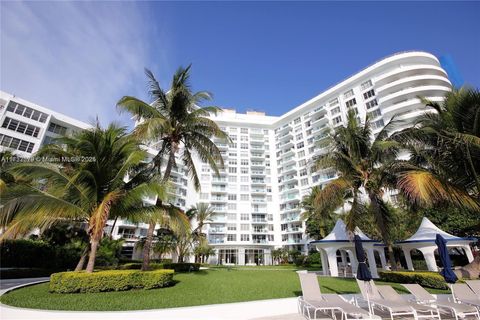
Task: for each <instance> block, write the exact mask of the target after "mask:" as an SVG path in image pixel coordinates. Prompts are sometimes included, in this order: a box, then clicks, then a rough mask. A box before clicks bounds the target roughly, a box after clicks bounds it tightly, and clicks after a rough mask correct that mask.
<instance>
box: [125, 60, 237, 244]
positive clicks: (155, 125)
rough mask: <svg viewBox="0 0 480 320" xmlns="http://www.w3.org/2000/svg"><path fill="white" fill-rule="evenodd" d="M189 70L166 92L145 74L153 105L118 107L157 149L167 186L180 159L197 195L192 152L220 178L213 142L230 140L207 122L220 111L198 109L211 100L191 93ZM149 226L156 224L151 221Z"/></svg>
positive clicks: (134, 101) (156, 161)
mask: <svg viewBox="0 0 480 320" xmlns="http://www.w3.org/2000/svg"><path fill="white" fill-rule="evenodd" d="M190 67H191V66H188V67H187V68H179V69H178V70H177V71H176V72H175V74H174V75H173V79H172V83H171V86H170V89H169V90H168V91H167V92H165V91H164V90H163V89H162V88H161V87H160V84H159V83H158V81H157V79H156V78H155V76H154V75H153V73H152V72H151V71H149V70H145V72H146V75H147V77H148V79H149V87H150V90H149V94H150V95H151V97H152V100H153V102H152V103H151V104H149V103H146V102H144V101H142V100H140V99H138V98H135V97H131V96H125V97H123V98H122V99H120V101H119V102H118V103H117V107H118V109H119V110H120V111H121V112H128V113H130V114H131V115H132V116H133V117H134V118H135V119H136V120H137V121H138V124H137V126H136V127H135V130H134V134H135V135H136V136H137V137H139V138H140V139H142V140H143V141H146V142H147V143H149V144H155V145H156V147H157V148H158V153H157V155H156V156H155V157H154V158H153V162H152V164H153V167H154V168H155V170H156V171H157V172H158V173H159V174H162V172H161V170H162V169H164V172H163V177H162V181H163V182H167V181H168V180H169V179H170V175H171V171H172V169H173V168H175V167H176V166H177V159H176V156H178V155H181V159H182V160H181V161H182V163H183V165H184V166H185V167H186V168H187V172H188V175H189V176H190V177H191V179H192V180H193V183H194V187H195V189H196V190H197V191H198V190H200V179H199V177H198V173H197V169H196V168H195V164H194V159H193V154H192V152H195V153H196V154H197V155H198V157H199V158H200V159H201V160H202V161H204V162H206V163H208V164H209V165H210V167H211V168H212V169H213V170H214V172H215V173H216V174H217V175H218V173H219V171H218V170H219V167H223V158H222V156H221V154H220V150H219V149H218V148H217V146H216V145H215V143H214V142H213V141H212V140H211V139H212V138H213V137H216V138H220V139H228V136H227V134H226V133H225V132H223V131H222V130H221V129H220V127H219V126H218V125H217V124H216V123H215V122H214V121H213V120H211V119H209V118H208V116H210V115H211V114H216V113H217V112H218V111H220V109H219V108H217V107H211V106H210V107H200V106H199V105H200V104H201V103H202V102H204V101H207V100H210V99H211V94H210V93H208V92H205V91H200V92H196V93H193V92H192V91H191V88H190V83H189V79H190ZM165 161H166V165H165V163H164V162H165ZM164 167H165V168H164ZM157 205H158V206H161V205H162V202H161V201H157ZM150 223H151V224H153V223H155V221H154V220H151V221H150ZM154 230H155V226H152V225H151V226H150V227H149V230H148V232H149V233H151V235H150V234H149V235H147V241H146V243H145V248H144V249H145V251H146V252H150V247H151V242H150V241H149V240H148V239H153V237H152V236H153V233H154Z"/></svg>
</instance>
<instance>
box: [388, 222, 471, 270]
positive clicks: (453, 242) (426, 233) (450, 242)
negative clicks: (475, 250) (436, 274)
mask: <svg viewBox="0 0 480 320" xmlns="http://www.w3.org/2000/svg"><path fill="white" fill-rule="evenodd" d="M437 234H440V235H441V236H442V237H443V238H444V239H445V240H446V241H447V248H460V249H463V250H464V251H465V254H466V256H467V258H468V262H472V261H473V254H472V249H471V248H470V246H469V244H470V243H471V242H474V241H475V239H474V238H460V237H457V236H454V235H452V234H449V233H447V232H445V231H443V230H441V229H440V228H438V227H437V226H436V225H434V224H433V223H432V222H431V221H430V220H428V218H426V217H424V218H423V219H422V223H421V224H420V227H418V230H417V232H415V234H414V235H413V236H411V237H410V238H408V239H406V240H404V241H399V242H397V243H396V245H397V246H399V247H400V248H402V250H403V253H404V254H405V260H406V261H407V267H408V270H414V268H413V263H412V256H411V251H412V250H413V249H416V250H419V251H420V252H422V254H423V257H424V259H425V262H426V263H427V268H428V270H429V271H438V266H437V263H436V261H435V250H436V249H437V245H436V244H435V239H436V236H437Z"/></svg>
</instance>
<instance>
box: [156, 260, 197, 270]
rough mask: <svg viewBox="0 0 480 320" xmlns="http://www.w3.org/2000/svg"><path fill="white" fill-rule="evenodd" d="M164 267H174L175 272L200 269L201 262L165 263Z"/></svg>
mask: <svg viewBox="0 0 480 320" xmlns="http://www.w3.org/2000/svg"><path fill="white" fill-rule="evenodd" d="M163 267H164V268H165V269H173V270H175V272H190V271H198V270H200V263H189V262H182V263H164V264H163Z"/></svg>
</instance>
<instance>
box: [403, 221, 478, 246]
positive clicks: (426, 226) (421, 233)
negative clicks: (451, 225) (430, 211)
mask: <svg viewBox="0 0 480 320" xmlns="http://www.w3.org/2000/svg"><path fill="white" fill-rule="evenodd" d="M437 234H440V235H441V236H442V237H443V238H444V239H445V240H447V242H449V241H455V242H457V241H460V242H461V241H467V242H469V241H472V240H473V239H471V238H461V237H457V236H454V235H452V234H450V233H447V232H445V231H443V230H441V229H440V228H439V227H437V226H436V225H434V224H433V223H432V221H430V220H428V218H426V217H423V219H422V223H421V224H420V227H418V230H417V232H415V233H414V234H413V235H412V236H411V237H410V238H408V239H405V240H403V241H398V242H397V243H398V244H404V243H415V242H432V243H435V238H436V236H437Z"/></svg>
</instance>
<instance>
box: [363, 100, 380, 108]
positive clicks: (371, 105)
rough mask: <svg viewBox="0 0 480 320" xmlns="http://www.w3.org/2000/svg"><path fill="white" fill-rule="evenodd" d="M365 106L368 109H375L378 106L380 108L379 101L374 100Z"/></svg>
mask: <svg viewBox="0 0 480 320" xmlns="http://www.w3.org/2000/svg"><path fill="white" fill-rule="evenodd" d="M365 105H366V106H367V109H371V108H373V107H376V106H378V102H377V99H373V100H371V101H368V102H367V103H365Z"/></svg>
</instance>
